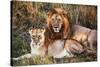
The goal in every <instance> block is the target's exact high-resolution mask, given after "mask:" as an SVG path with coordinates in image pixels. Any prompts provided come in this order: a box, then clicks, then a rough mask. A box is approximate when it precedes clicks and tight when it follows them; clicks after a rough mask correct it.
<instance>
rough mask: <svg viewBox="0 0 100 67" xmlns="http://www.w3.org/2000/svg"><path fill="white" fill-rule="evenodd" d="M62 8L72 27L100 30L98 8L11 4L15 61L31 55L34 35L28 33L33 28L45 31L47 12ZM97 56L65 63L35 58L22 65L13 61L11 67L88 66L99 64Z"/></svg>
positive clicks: (84, 56) (12, 54) (79, 58)
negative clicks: (29, 66)
mask: <svg viewBox="0 0 100 67" xmlns="http://www.w3.org/2000/svg"><path fill="white" fill-rule="evenodd" d="M54 7H59V8H63V9H64V10H66V11H67V12H68V15H67V16H68V18H69V22H70V23H71V24H79V25H82V26H84V27H87V28H90V29H96V30H97V6H89V5H73V4H51V3H35V2H22V1H12V2H11V25H12V27H11V32H12V34H11V36H12V37H11V41H12V42H11V58H13V57H18V56H21V55H24V54H27V53H30V42H31V40H30V35H29V33H28V30H29V28H30V27H34V28H42V27H46V18H47V12H48V10H50V9H51V8H54ZM96 60H97V55H91V54H89V55H84V54H82V55H76V56H75V57H73V58H66V57H64V58H63V61H61V62H57V61H59V59H54V58H53V57H49V56H47V57H45V58H41V57H39V56H35V57H33V58H30V59H27V58H26V59H22V60H19V61H13V60H11V65H13V66H17V65H36V64H52V63H70V62H86V61H96Z"/></svg>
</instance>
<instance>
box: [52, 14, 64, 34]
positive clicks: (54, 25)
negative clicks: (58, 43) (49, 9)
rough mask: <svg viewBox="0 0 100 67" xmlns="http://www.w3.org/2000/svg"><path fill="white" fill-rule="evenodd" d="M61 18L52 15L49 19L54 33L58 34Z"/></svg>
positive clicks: (57, 15)
mask: <svg viewBox="0 0 100 67" xmlns="http://www.w3.org/2000/svg"><path fill="white" fill-rule="evenodd" d="M62 24H63V21H62V17H61V16H60V15H59V14H53V15H52V17H51V25H52V28H53V31H54V32H60V30H61V28H62Z"/></svg>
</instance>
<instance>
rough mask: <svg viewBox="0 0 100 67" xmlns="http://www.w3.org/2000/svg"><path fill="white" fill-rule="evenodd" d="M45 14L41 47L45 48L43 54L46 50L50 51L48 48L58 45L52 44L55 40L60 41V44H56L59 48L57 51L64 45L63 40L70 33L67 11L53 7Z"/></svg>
mask: <svg viewBox="0 0 100 67" xmlns="http://www.w3.org/2000/svg"><path fill="white" fill-rule="evenodd" d="M47 15H48V16H47V28H46V31H45V42H44V45H43V47H45V48H46V52H45V54H48V50H49V52H50V50H52V49H54V48H56V47H58V46H57V45H56V46H53V45H55V44H56V42H57V43H60V42H61V44H58V45H59V46H60V48H58V49H57V50H58V53H59V52H60V51H61V50H62V47H63V46H64V41H63V40H64V39H67V38H68V36H69V33H70V23H69V21H68V18H67V12H66V11H65V10H63V9H61V8H53V9H51V10H50V11H49V12H48V13H47ZM59 41H60V42H59ZM51 45H52V46H53V48H52V46H51Z"/></svg>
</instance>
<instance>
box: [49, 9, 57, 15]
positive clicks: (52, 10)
mask: <svg viewBox="0 0 100 67" xmlns="http://www.w3.org/2000/svg"><path fill="white" fill-rule="evenodd" d="M53 13H55V9H50V10H49V11H48V12H47V15H48V16H50V15H52V14H53Z"/></svg>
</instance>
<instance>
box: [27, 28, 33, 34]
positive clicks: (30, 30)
mask: <svg viewBox="0 0 100 67" xmlns="http://www.w3.org/2000/svg"><path fill="white" fill-rule="evenodd" d="M32 29H33V28H32V27H31V28H29V31H28V32H29V34H30V35H31V34H32Z"/></svg>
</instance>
